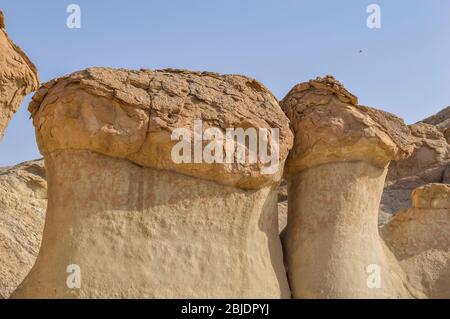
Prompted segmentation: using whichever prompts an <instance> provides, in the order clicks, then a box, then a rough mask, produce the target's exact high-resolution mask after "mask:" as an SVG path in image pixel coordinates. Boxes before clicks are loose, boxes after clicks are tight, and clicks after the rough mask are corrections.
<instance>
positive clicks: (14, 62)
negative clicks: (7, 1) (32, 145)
mask: <svg viewBox="0 0 450 319" xmlns="http://www.w3.org/2000/svg"><path fill="white" fill-rule="evenodd" d="M38 85H39V81H38V76H37V71H36V67H35V66H34V64H33V63H32V62H31V61H30V59H28V57H27V56H26V55H25V53H24V52H23V51H22V50H21V49H20V48H19V47H18V46H17V45H15V44H14V43H13V42H12V40H11V39H10V38H9V36H8V34H7V33H6V31H5V19H4V16H3V13H2V12H1V11H0V140H1V138H2V136H3V133H4V130H5V128H6V126H7V125H8V123H9V121H10V119H11V117H12V116H13V115H14V113H15V112H16V111H17V109H18V108H19V106H20V104H21V103H22V100H23V98H24V97H25V95H27V94H28V93H30V92H32V91H35V90H36V89H37V88H38Z"/></svg>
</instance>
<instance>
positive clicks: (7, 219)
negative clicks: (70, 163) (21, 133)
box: [0, 160, 47, 298]
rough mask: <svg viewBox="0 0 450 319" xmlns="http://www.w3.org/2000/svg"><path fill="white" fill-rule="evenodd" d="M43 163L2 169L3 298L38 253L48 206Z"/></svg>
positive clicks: (0, 256)
mask: <svg viewBox="0 0 450 319" xmlns="http://www.w3.org/2000/svg"><path fill="white" fill-rule="evenodd" d="M46 188H47V183H46V181H45V170H44V162H43V161H42V160H39V161H31V162H26V163H23V164H20V165H17V166H15V167H9V168H3V169H0V298H8V297H9V295H10V294H11V293H12V292H13V291H14V290H15V289H16V288H17V286H18V285H19V284H20V283H21V281H22V280H23V279H24V278H25V276H26V275H27V274H28V272H29V271H30V269H31V267H32V266H33V264H34V261H35V258H36V256H37V254H38V251H39V245H40V242H41V238H42V230H43V227H44V217H45V209H46V205H47V189H46Z"/></svg>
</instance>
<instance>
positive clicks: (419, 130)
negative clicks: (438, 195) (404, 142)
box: [380, 123, 450, 224]
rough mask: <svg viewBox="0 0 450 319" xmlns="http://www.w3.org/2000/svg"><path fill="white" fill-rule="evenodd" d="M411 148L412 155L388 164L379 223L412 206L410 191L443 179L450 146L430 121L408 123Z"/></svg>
mask: <svg viewBox="0 0 450 319" xmlns="http://www.w3.org/2000/svg"><path fill="white" fill-rule="evenodd" d="M410 129H411V133H412V135H413V139H412V145H413V147H414V150H413V153H412V155H411V157H409V158H406V159H403V160H399V161H393V162H392V163H391V164H390V166H389V171H388V175H387V178H386V185H385V190H384V193H383V197H382V202H381V209H380V215H381V216H382V217H383V215H384V216H386V217H385V219H384V220H381V219H380V224H384V223H386V222H387V221H388V220H389V219H390V217H391V216H392V215H393V214H395V213H396V212H398V211H400V210H402V209H406V208H409V207H411V201H410V198H411V193H412V191H413V190H414V189H415V188H417V187H419V186H422V185H425V184H428V183H442V182H446V177H445V176H447V175H446V174H445V172H446V170H447V169H448V167H449V165H450V145H449V144H448V143H447V141H446V139H445V137H444V135H443V134H442V133H441V132H440V131H439V130H438V129H437V128H436V127H435V126H434V125H431V124H426V123H417V124H414V125H411V126H410Z"/></svg>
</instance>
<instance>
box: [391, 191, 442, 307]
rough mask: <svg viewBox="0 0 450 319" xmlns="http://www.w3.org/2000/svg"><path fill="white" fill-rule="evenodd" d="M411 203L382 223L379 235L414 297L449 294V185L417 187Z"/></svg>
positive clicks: (433, 296)
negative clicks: (411, 204)
mask: <svg viewBox="0 0 450 319" xmlns="http://www.w3.org/2000/svg"><path fill="white" fill-rule="evenodd" d="M412 203H413V207H412V208H409V209H405V210H402V211H401V212H399V213H398V214H397V215H395V217H394V218H393V219H392V220H391V221H390V222H389V223H388V224H387V225H386V226H384V228H383V230H382V236H383V238H384V239H385V240H386V243H387V244H388V246H389V247H390V248H391V249H392V251H393V252H394V254H395V256H396V257H397V259H398V260H399V261H400V265H401V267H402V268H403V269H404V271H405V273H406V275H407V279H408V282H409V285H410V291H411V293H412V294H413V296H414V297H415V298H450V185H448V184H437V183H433V184H427V185H424V186H421V187H418V188H416V189H415V190H414V191H413V193H412Z"/></svg>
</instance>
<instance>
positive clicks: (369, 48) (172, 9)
mask: <svg viewBox="0 0 450 319" xmlns="http://www.w3.org/2000/svg"><path fill="white" fill-rule="evenodd" d="M71 3H75V4H78V5H80V6H81V10H82V16H81V18H82V28H81V29H68V28H67V26H66V18H67V16H68V13H66V7H67V6H68V5H69V4H71ZM371 3H376V4H378V5H380V7H381V18H382V21H381V23H382V27H381V29H378V30H375V29H369V28H367V26H366V19H367V16H368V14H367V13H366V8H367V6H368V5H369V4H371ZM0 8H1V9H2V10H3V11H4V13H5V16H6V23H7V25H6V27H7V31H8V33H9V34H10V36H11V37H12V38H13V39H14V41H15V42H16V43H17V44H19V45H20V46H21V47H22V48H23V49H24V50H25V52H26V53H27V54H28V55H29V57H30V58H31V59H32V61H33V62H34V63H35V64H36V66H37V67H38V70H39V75H40V79H41V81H42V82H44V81H48V80H50V79H52V78H54V77H57V76H60V75H63V74H67V73H70V72H73V71H76V70H79V69H83V68H86V67H89V66H111V67H125V68H151V69H156V68H165V67H174V68H187V69H194V70H208V71H216V72H220V73H240V74H245V75H249V76H252V77H254V78H256V79H258V80H260V81H261V82H263V83H264V84H265V85H266V86H267V87H268V88H270V89H271V90H272V91H273V92H274V93H275V95H276V96H277V97H278V98H282V97H283V96H284V95H285V94H286V93H287V92H288V91H289V89H290V88H291V87H292V86H293V85H295V84H296V83H298V82H303V81H306V80H309V79H311V78H315V77H316V76H323V75H325V74H332V75H334V76H335V77H336V78H337V79H339V80H340V81H341V82H343V83H344V85H346V87H347V88H348V89H349V90H350V91H352V92H353V93H354V94H356V95H357V96H358V97H359V100H360V103H361V104H365V105H369V106H373V107H377V108H380V109H383V110H387V111H390V112H393V113H395V114H397V115H399V116H401V117H403V118H404V119H405V120H406V122H408V123H412V122H416V121H418V120H420V119H423V118H425V117H427V116H429V115H431V114H433V113H436V112H437V111H439V110H440V109H442V108H444V107H445V106H448V105H450V32H449V31H450V1H446V0H427V1H424V0H395V1H392V0H383V1H381V0H378V1H377V0H372V1H364V0H345V1H335V0H328V1H325V0H314V1H312V0H310V1H306V0H304V1H302V0H277V1H275V0H272V1H266V0H223V1H213V0H197V1H188V0H165V1H149V0H145V1H144V0H133V1H131V0H128V1H125V0H108V1H107V0H95V1H93V0H71V1H65V0H58V1H55V0H39V1H30V0H0ZM360 50H362V51H363V52H362V53H360V52H359V51H360ZM28 102H29V97H28V98H27V99H26V100H25V101H24V104H23V105H22V107H21V109H20V110H19V112H18V113H17V114H16V116H15V117H14V119H13V121H12V122H11V125H10V126H9V128H8V129H7V131H6V135H5V138H4V139H3V141H2V142H1V144H0V166H5V165H12V164H15V163H18V162H21V161H25V160H29V159H33V158H36V157H39V156H40V155H39V152H38V150H37V147H36V144H35V137H34V130H33V127H32V125H31V121H30V120H29V115H28V113H27V111H26V106H27V104H28Z"/></svg>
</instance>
